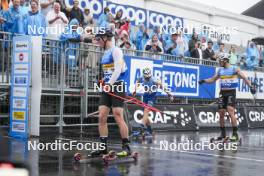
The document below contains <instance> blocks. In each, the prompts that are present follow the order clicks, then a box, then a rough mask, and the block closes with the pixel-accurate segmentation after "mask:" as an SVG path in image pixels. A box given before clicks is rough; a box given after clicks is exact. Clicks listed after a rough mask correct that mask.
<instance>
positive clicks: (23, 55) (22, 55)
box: [15, 52, 28, 63]
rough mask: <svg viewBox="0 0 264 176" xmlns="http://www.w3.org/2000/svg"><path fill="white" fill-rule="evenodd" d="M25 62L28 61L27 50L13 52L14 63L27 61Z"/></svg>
mask: <svg viewBox="0 0 264 176" xmlns="http://www.w3.org/2000/svg"><path fill="white" fill-rule="evenodd" d="M27 62H28V53H27V52H18V53H16V54H15V63H27Z"/></svg>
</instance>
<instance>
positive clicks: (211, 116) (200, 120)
mask: <svg viewBox="0 0 264 176" xmlns="http://www.w3.org/2000/svg"><path fill="white" fill-rule="evenodd" d="M194 112H195V115H196V122H197V125H198V126H199V127H219V119H220V114H219V113H218V106H216V105H214V106H196V107H194ZM235 116H236V118H237V125H238V126H239V127H247V126H248V125H247V119H246V114H245V112H244V108H243V107H236V109H235ZM225 123H226V127H231V126H232V125H231V119H230V117H229V114H228V113H227V112H226V114H225Z"/></svg>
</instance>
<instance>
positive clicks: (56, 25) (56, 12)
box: [46, 2, 69, 39]
mask: <svg viewBox="0 0 264 176" xmlns="http://www.w3.org/2000/svg"><path fill="white" fill-rule="evenodd" d="M46 20H47V24H48V26H49V29H52V31H48V36H49V37H51V38H53V39H59V36H60V35H61V33H62V32H63V31H64V28H65V27H66V26H67V24H68V23H69V20H68V19H67V17H66V15H65V14H64V13H63V12H61V6H60V3H58V2H55V3H54V5H53V10H51V11H50V12H49V13H48V14H47V17H46ZM53 29H54V30H53Z"/></svg>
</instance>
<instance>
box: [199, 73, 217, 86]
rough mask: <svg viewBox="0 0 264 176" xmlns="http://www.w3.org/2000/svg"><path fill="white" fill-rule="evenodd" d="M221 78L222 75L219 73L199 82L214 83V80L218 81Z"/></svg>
mask: <svg viewBox="0 0 264 176" xmlns="http://www.w3.org/2000/svg"><path fill="white" fill-rule="evenodd" d="M219 78H220V76H219V75H218V73H217V74H215V75H214V76H213V77H212V78H208V79H203V80H200V81H199V84H203V83H213V82H215V81H217V80H218V79H219Z"/></svg>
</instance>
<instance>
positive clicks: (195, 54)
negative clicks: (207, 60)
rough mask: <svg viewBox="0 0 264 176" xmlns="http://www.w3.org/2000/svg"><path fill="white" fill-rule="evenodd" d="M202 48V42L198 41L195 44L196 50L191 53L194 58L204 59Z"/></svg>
mask: <svg viewBox="0 0 264 176" xmlns="http://www.w3.org/2000/svg"><path fill="white" fill-rule="evenodd" d="M200 47H201V43H200V41H197V42H196V43H195V44H194V49H193V50H192V51H191V57H192V58H197V59H203V54H202V50H201V48H200Z"/></svg>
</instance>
